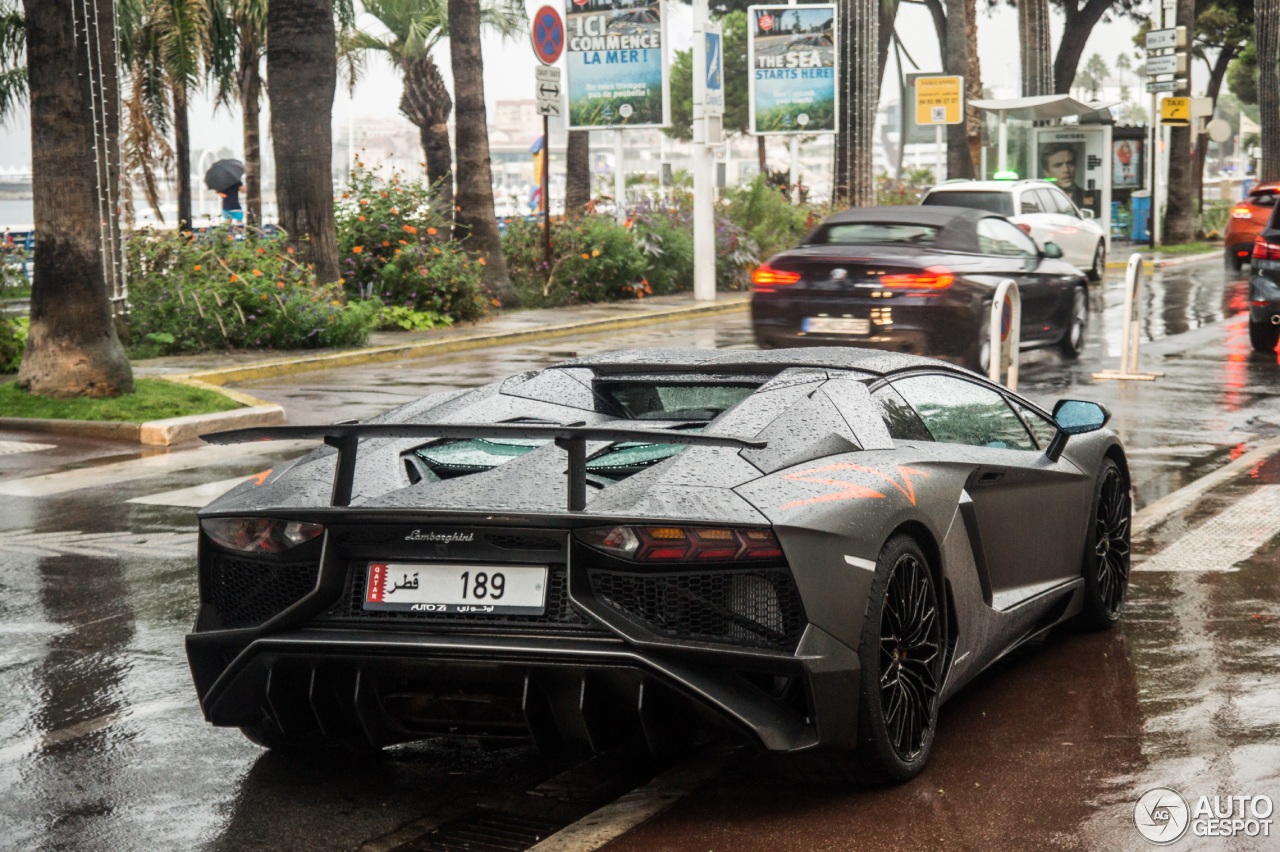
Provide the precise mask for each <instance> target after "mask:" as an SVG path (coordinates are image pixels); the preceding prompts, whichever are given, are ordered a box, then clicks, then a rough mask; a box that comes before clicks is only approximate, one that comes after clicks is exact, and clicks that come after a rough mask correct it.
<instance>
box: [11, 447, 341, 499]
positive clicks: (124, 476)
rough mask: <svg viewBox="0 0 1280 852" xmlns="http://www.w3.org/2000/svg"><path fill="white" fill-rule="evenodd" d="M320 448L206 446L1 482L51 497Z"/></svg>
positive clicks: (18, 491)
mask: <svg viewBox="0 0 1280 852" xmlns="http://www.w3.org/2000/svg"><path fill="white" fill-rule="evenodd" d="M316 446H318V443H317V442H315V441H271V442H263V443H252V444H230V445H226V446H207V447H200V448H198V449H194V450H180V451H178V452H175V453H159V454H156V455H153V456H145V457H143V458H138V459H130V460H129V461H123V462H113V463H111V464H104V465H98V466H97V467H86V468H77V469H75V470H63V471H59V472H58V473H49V474H45V475H43V476H31V477H27V478H26V479H11V480H9V481H7V482H0V495H7V496H10V497H49V496H52V495H55V494H65V493H66V492H68V491H79V490H81V489H84V488H95V487H98V486H102V485H115V484H117V483H120V482H128V481H130V480H134V479H144V478H146V477H148V476H159V475H161V474H167V473H176V472H178V471H183V470H195V469H197V468H201V467H210V466H212V465H217V464H234V463H236V462H244V463H245V464H246V465H249V464H257V463H259V462H261V461H262V460H263V459H278V458H283V457H286V456H290V455H296V453H297V451H298V450H300V449H308V448H311V447H316Z"/></svg>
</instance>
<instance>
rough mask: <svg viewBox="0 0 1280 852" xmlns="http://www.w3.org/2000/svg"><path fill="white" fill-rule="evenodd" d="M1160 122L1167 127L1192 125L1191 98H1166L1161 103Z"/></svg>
mask: <svg viewBox="0 0 1280 852" xmlns="http://www.w3.org/2000/svg"><path fill="white" fill-rule="evenodd" d="M1160 121H1161V123H1162V124H1164V125H1165V126H1166V127H1186V126H1188V125H1189V124H1191V98H1165V99H1164V100H1162V101H1161V102H1160Z"/></svg>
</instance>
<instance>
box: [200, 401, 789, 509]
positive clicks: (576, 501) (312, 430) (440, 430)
mask: <svg viewBox="0 0 1280 852" xmlns="http://www.w3.org/2000/svg"><path fill="white" fill-rule="evenodd" d="M200 437H201V439H203V440H204V441H206V442H208V443H210V444H244V443H249V442H252V441H305V440H313V441H323V442H324V443H325V444H327V445H328V446H330V447H333V448H334V449H336V450H337V451H338V466H337V469H336V471H335V472H334V477H333V493H332V495H331V496H330V498H329V503H330V505H332V506H349V505H351V492H352V489H353V488H354V485H355V476H356V451H357V449H358V448H359V445H360V439H361V438H390V439H398V438H524V439H543V440H548V441H555V444H556V446H557V447H559V448H560V449H562V450H565V451H566V452H567V453H568V454H569V495H568V504H569V511H570V512H581V511H582V510H583V509H585V508H586V505H587V441H607V442H609V443H618V442H621V441H640V442H645V443H653V444H685V445H688V446H691V447H737V448H739V449H759V448H761V447H766V446H768V442H767V441H753V440H747V439H743V438H730V437H725V436H720V435H701V434H691V433H687V432H671V431H667V430H664V429H615V428H608V427H597V426H587V425H585V424H584V423H566V424H563V425H544V424H533V423H362V424H333V425H329V426H257V427H251V428H248V429H231V430H228V431H226V432H212V433H210V434H208V435H201V436H200Z"/></svg>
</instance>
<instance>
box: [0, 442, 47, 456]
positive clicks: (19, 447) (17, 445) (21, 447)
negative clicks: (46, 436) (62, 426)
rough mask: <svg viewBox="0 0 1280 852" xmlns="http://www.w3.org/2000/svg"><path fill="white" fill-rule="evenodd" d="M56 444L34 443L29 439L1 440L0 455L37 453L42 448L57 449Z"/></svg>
mask: <svg viewBox="0 0 1280 852" xmlns="http://www.w3.org/2000/svg"><path fill="white" fill-rule="evenodd" d="M55 447H56V445H55V444H33V443H30V442H29V441H0V456H12V455H16V454H18V453H37V452H39V451H41V450H52V449H55Z"/></svg>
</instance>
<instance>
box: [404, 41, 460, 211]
mask: <svg viewBox="0 0 1280 852" xmlns="http://www.w3.org/2000/svg"><path fill="white" fill-rule="evenodd" d="M403 70H404V94H403V95H401V96H400V112H402V113H404V115H405V117H406V118H408V119H409V120H410V121H412V122H413V123H414V124H416V125H417V126H418V135H419V137H420V139H421V140H422V154H423V156H424V157H425V158H426V164H427V183H429V184H431V186H433V187H434V188H435V191H436V198H437V199H438V200H439V203H440V206H441V209H443V210H448V211H450V213H452V211H453V145H452V144H451V143H450V142H449V113H450V112H452V111H453V99H452V98H450V97H449V87H448V86H446V85H445V82H444V77H442V76H441V75H440V69H439V67H437V66H436V63H435V61H434V60H433V59H432V58H431V57H430V56H419V57H415V58H413V59H407V60H405V62H404V66H403Z"/></svg>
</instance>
